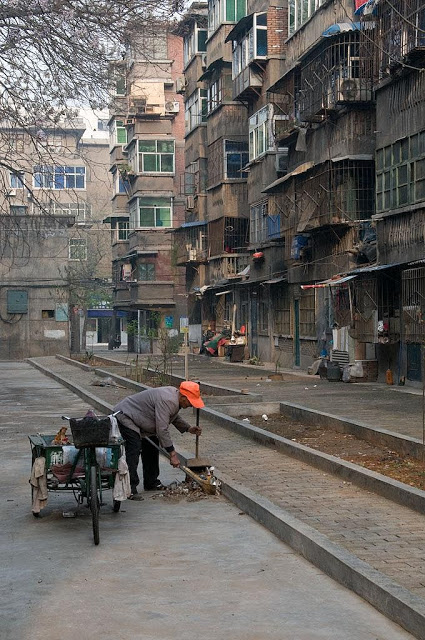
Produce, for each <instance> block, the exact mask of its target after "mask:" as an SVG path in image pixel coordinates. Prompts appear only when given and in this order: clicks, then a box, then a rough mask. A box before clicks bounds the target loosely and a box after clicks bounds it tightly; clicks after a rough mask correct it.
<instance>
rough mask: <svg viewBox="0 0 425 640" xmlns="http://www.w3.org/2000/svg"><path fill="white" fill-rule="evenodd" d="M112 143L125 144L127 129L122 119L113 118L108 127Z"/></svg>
mask: <svg viewBox="0 0 425 640" xmlns="http://www.w3.org/2000/svg"><path fill="white" fill-rule="evenodd" d="M109 135H110V136H111V142H112V145H113V146H114V145H116V144H122V145H124V144H127V129H126V127H125V125H124V122H123V121H122V120H114V121H113V122H112V124H111V125H110V128H109Z"/></svg>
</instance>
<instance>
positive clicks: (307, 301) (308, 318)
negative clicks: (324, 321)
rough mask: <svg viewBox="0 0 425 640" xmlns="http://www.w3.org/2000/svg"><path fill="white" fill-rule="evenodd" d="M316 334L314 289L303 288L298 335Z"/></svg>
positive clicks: (311, 335) (308, 336)
mask: <svg viewBox="0 0 425 640" xmlns="http://www.w3.org/2000/svg"><path fill="white" fill-rule="evenodd" d="M315 336H316V290H315V289H307V290H304V291H303V292H302V294H301V298H300V337H301V338H312V337H315Z"/></svg>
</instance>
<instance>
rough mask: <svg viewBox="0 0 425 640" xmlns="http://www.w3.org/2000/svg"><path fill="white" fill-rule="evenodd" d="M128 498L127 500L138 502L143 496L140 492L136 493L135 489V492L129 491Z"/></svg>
mask: <svg viewBox="0 0 425 640" xmlns="http://www.w3.org/2000/svg"><path fill="white" fill-rule="evenodd" d="M128 499H129V500H139V502H140V501H141V500H144V497H143V496H142V494H140V493H137V491H136V493H130V495H129V497H128Z"/></svg>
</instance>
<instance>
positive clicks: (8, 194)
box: [7, 189, 16, 198]
mask: <svg viewBox="0 0 425 640" xmlns="http://www.w3.org/2000/svg"><path fill="white" fill-rule="evenodd" d="M7 196H8V197H9V198H12V197H13V196H16V189H9V191H8V192H7Z"/></svg>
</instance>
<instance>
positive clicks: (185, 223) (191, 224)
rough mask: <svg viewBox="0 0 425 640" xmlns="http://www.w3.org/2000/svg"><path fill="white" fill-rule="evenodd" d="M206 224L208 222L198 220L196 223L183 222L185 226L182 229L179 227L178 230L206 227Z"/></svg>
mask: <svg viewBox="0 0 425 640" xmlns="http://www.w3.org/2000/svg"><path fill="white" fill-rule="evenodd" d="M206 224H208V222H205V220H196V221H195V222H183V224H182V225H181V226H180V227H178V229H190V228H191V227H204V226H205V225H206ZM178 229H177V231H178Z"/></svg>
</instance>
